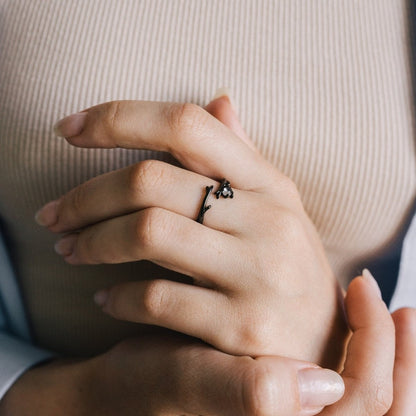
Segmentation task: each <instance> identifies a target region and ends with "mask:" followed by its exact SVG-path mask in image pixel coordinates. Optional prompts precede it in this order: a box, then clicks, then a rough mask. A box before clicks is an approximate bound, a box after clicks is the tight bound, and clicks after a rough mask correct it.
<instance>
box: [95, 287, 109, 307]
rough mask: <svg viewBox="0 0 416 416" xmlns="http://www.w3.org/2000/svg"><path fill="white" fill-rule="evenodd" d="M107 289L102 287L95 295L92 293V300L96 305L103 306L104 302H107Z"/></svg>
mask: <svg viewBox="0 0 416 416" xmlns="http://www.w3.org/2000/svg"><path fill="white" fill-rule="evenodd" d="M108 293H109V292H108V290H107V289H102V290H99V291H98V292H97V293H96V294H95V295H94V302H95V303H96V304H97V305H98V306H104V305H105V303H106V302H107V299H108Z"/></svg>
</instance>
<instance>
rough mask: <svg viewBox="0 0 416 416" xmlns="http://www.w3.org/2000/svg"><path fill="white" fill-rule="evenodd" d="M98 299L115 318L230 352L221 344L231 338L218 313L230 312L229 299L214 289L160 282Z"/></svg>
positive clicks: (118, 289)
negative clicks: (154, 326)
mask: <svg viewBox="0 0 416 416" xmlns="http://www.w3.org/2000/svg"><path fill="white" fill-rule="evenodd" d="M94 300H95V302H96V303H97V304H98V305H99V306H101V307H102V310H103V312H105V313H107V314H108V315H110V316H112V317H113V318H116V319H120V320H124V321H129V322H136V323H142V324H150V325H157V326H161V327H164V328H168V329H171V330H173V331H177V332H181V333H183V334H186V335H190V336H192V337H195V338H200V339H202V340H203V341H205V342H207V343H209V344H211V345H214V346H216V347H217V348H221V349H224V350H225V351H224V352H227V351H226V350H227V348H226V346H224V345H223V344H221V343H220V341H219V340H221V339H227V337H225V334H224V333H222V330H223V328H224V325H218V324H217V323H218V322H220V319H219V318H220V317H219V316H217V311H220V310H221V311H224V310H226V309H227V307H228V299H227V298H226V296H225V295H223V294H221V293H219V292H216V291H214V290H211V289H207V288H202V287H199V286H193V285H190V284H184V283H178V282H174V281H171V280H164V279H157V280H147V281H136V282H125V283H121V284H119V285H117V286H113V287H112V288H111V289H107V290H103V291H100V292H98V293H96V295H95V296H94Z"/></svg>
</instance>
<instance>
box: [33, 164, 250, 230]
mask: <svg viewBox="0 0 416 416" xmlns="http://www.w3.org/2000/svg"><path fill="white" fill-rule="evenodd" d="M207 186H212V187H213V190H212V192H210V194H209V195H208V198H207V200H206V204H205V206H209V205H211V206H212V209H211V210H210V211H209V212H207V214H206V216H205V219H204V224H205V225H207V226H209V227H211V228H213V229H216V230H220V231H223V232H226V233H230V234H233V235H235V234H238V233H240V232H241V228H242V227H241V226H242V224H245V223H246V220H247V215H246V212H247V207H248V205H250V204H251V201H252V197H251V192H246V191H240V190H233V192H235V195H236V197H235V198H233V201H232V202H230V201H227V200H226V199H225V198H222V197H220V198H218V199H217V198H216V196H215V192H216V190H217V189H219V187H220V184H219V183H218V182H216V181H214V180H212V179H209V178H206V177H204V176H202V175H199V174H197V173H194V172H190V171H187V170H185V169H182V168H178V167H175V166H172V165H170V164H168V163H164V162H160V161H157V160H147V161H144V162H141V163H138V164H136V165H132V166H129V167H127V168H124V169H120V170H118V171H115V172H110V173H107V174H104V175H100V176H98V177H96V178H93V179H91V180H89V181H88V182H85V183H84V184H82V185H79V186H77V187H76V188H74V189H72V190H71V191H70V192H68V193H67V194H66V195H64V196H63V197H62V198H60V199H59V200H56V201H52V202H50V203H48V204H46V205H45V207H44V208H43V209H41V210H40V211H39V213H38V214H37V220H38V221H39V222H40V223H41V224H42V225H46V226H48V227H49V229H50V230H51V231H54V232H68V231H74V230H77V229H81V228H83V227H85V226H88V225H90V224H94V223H97V222H100V221H104V220H106V219H109V218H113V217H117V216H121V215H126V214H129V213H133V212H135V211H138V210H142V209H146V208H150V207H159V208H163V209H166V210H169V211H172V212H175V213H177V214H180V215H183V216H185V217H188V218H191V219H196V218H197V217H198V214H199V212H200V210H201V208H203V205H204V197H205V195H206V187H207Z"/></svg>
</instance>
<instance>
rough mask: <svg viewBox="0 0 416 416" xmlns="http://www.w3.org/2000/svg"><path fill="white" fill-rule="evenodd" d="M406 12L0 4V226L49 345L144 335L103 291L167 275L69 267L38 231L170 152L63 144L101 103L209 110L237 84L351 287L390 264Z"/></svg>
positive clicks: (227, 2) (403, 157)
mask: <svg viewBox="0 0 416 416" xmlns="http://www.w3.org/2000/svg"><path fill="white" fill-rule="evenodd" d="M406 13H407V11H406V1H405V0H360V1H354V0H314V1H304V0H275V1H271V0H270V1H266V0H209V1H200V0H137V1H134V0H124V1H119V0H88V1H83V0H78V1H77V0H65V1H59V0H0V216H1V218H2V219H3V220H4V222H5V225H6V228H7V231H8V233H9V235H10V238H11V242H12V245H13V255H14V258H13V260H14V262H15V264H16V266H17V272H18V274H19V278H20V284H21V287H22V290H23V294H24V298H25V302H26V305H27V309H28V313H29V317H30V320H31V322H32V325H33V328H34V332H35V335H36V339H37V341H38V342H39V344H40V345H42V346H44V347H47V348H52V349H54V350H57V351H60V352H64V353H71V354H91V353H95V352H98V351H102V350H104V349H105V348H107V347H108V346H109V345H111V344H113V343H114V342H116V341H117V340H119V339H121V338H122V337H124V336H126V335H128V334H134V333H136V332H137V331H138V327H137V326H135V325H129V324H124V323H120V322H116V321H114V320H111V319H110V318H108V317H106V316H103V315H102V314H101V312H100V311H99V310H98V308H96V307H95V306H94V305H93V303H92V300H91V298H92V294H93V293H94V291H95V290H97V289H99V288H102V287H105V286H108V285H109V284H110V283H113V282H116V281H123V280H126V279H136V278H149V277H151V276H153V275H154V273H155V272H153V271H152V269H151V267H150V266H149V264H147V263H143V264H126V265H119V266H106V265H103V266H97V267H96V266H88V267H86V266H80V267H71V266H69V265H66V264H65V263H64V262H63V261H62V260H61V259H60V258H59V257H58V256H57V255H56V254H55V253H54V252H53V248H52V247H53V242H54V241H55V239H56V237H55V236H52V235H51V234H50V233H49V232H48V231H47V230H44V229H42V228H41V227H39V226H37V225H36V224H35V223H34V221H33V215H34V213H35V211H36V210H37V209H38V208H39V207H41V206H42V205H43V204H44V203H46V202H47V201H49V200H51V199H54V198H57V197H59V196H60V195H62V194H63V193H64V192H66V191H68V190H69V189H71V188H72V187H74V186H76V185H77V184H79V183H81V182H83V181H85V180H86V179H88V178H90V177H92V176H95V175H98V174H100V173H102V172H105V171H109V170H113V169H118V168H120V167H122V166H125V165H127V164H131V163H134V162H136V161H138V160H140V159H143V158H151V157H158V156H157V155H155V154H153V153H151V152H140V151H126V150H120V149H118V150H86V149H83V150H81V149H76V148H73V147H71V146H69V145H68V144H67V143H66V142H65V141H64V140H62V139H57V138H56V137H54V135H53V132H52V125H53V123H54V122H55V121H56V120H58V119H59V118H60V117H62V116H64V115H67V114H71V113H72V112H76V111H78V110H80V109H82V108H85V107H87V106H90V105H93V104H97V103H100V102H104V101H108V100H115V99H146V100H168V101H181V102H184V101H190V102H194V103H197V104H200V105H204V104H206V103H207V102H208V101H209V100H210V98H211V97H212V95H213V94H214V92H215V90H216V89H217V88H218V87H221V86H227V87H229V88H230V89H231V91H232V93H233V95H234V97H233V98H234V102H235V105H236V107H237V108H238V111H239V114H240V117H241V120H242V123H243V125H244V126H245V128H246V129H247V131H248V133H249V135H250V136H251V137H252V138H253V139H254V141H255V142H256V144H257V145H258V147H259V148H260V150H261V151H262V152H263V154H264V155H265V157H267V158H268V159H269V160H270V161H272V162H273V163H274V164H275V165H276V167H278V168H279V169H281V170H282V171H283V172H284V173H286V174H287V175H289V176H290V177H291V178H293V179H294V180H295V182H296V183H297V184H298V186H299V189H300V192H301V194H302V198H303V201H304V203H305V206H306V209H307V211H308V213H309V214H310V216H311V217H312V219H313V221H314V222H315V224H316V226H317V228H318V230H319V232H320V234H321V236H322V239H323V241H324V243H325V246H326V249H327V252H328V255H329V257H330V260H331V264H332V266H333V268H334V271H335V272H336V275H337V276H338V277H339V279H340V280H342V281H343V282H346V281H347V280H348V279H350V278H351V277H353V276H354V275H355V274H357V273H358V272H359V271H360V268H361V266H362V265H365V264H366V262H367V261H369V260H370V259H373V258H374V257H376V256H381V255H382V254H383V252H384V250H386V249H387V248H388V246H389V245H390V244H392V243H393V241H394V238H395V236H396V235H397V234H398V232H399V230H400V227H401V225H402V224H403V223H404V221H405V219H406V217H407V216H408V215H409V209H410V206H411V203H412V201H413V199H414V197H415V194H416V163H415V162H416V154H415V141H414V127H413V118H412V91H411V88H412V87H411V80H410V69H409V62H410V61H409V56H408V33H407V30H408V29H407V27H408V21H407V14H406ZM276 238H278V236H276ZM146 268H147V269H146ZM156 274H157V275H159V276H163V272H162V271H160V269H159V270H158V271H157V272H156ZM317 306H318V305H317Z"/></svg>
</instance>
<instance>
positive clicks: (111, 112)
mask: <svg viewBox="0 0 416 416" xmlns="http://www.w3.org/2000/svg"><path fill="white" fill-rule="evenodd" d="M120 110H121V102H120V101H110V102H109V103H107V105H106V109H105V112H104V115H103V119H102V120H103V125H104V128H105V129H106V130H107V131H109V132H112V131H115V130H117V126H118V125H119V121H120V114H121V111H120Z"/></svg>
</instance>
